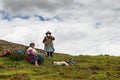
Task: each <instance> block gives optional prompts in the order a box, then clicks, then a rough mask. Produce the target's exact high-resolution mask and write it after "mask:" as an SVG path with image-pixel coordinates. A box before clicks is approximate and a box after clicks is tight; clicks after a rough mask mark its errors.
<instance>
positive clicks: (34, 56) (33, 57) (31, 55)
mask: <svg viewBox="0 0 120 80" xmlns="http://www.w3.org/2000/svg"><path fill="white" fill-rule="evenodd" d="M27 60H28V62H30V63H32V64H35V65H36V66H39V65H38V63H42V62H43V61H44V58H43V57H42V55H40V54H38V53H37V51H36V49H35V44H34V43H31V44H30V47H29V48H28V49H27Z"/></svg>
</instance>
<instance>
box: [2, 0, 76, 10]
mask: <svg viewBox="0 0 120 80" xmlns="http://www.w3.org/2000/svg"><path fill="white" fill-rule="evenodd" d="M73 1H74V0H71V1H69V0H24V1H23V0H4V1H3V7H4V8H5V9H8V10H11V11H13V12H17V11H21V10H26V9H32V8H39V9H42V10H43V11H44V10H47V11H54V10H57V9H60V8H65V7H68V6H69V5H70V4H72V3H73ZM66 4H67V5H66Z"/></svg>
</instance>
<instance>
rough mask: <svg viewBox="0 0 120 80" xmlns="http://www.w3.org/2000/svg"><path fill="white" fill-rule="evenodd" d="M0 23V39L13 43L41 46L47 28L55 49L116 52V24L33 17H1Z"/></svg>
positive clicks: (86, 52) (91, 53) (75, 52)
mask: <svg viewBox="0 0 120 80" xmlns="http://www.w3.org/2000/svg"><path fill="white" fill-rule="evenodd" d="M0 25H2V26H1V29H0V33H2V34H0V39H4V40H8V41H12V42H16V43H21V44H25V45H29V43H30V42H35V43H36V47H38V48H42V49H44V46H43V43H42V40H43V38H44V36H45V33H46V31H48V30H50V31H51V32H52V35H53V36H55V38H56V40H55V41H54V45H55V49H56V52H61V53H68V54H72V55H79V54H89V55H98V54H110V55H119V53H120V50H119V45H120V42H119V40H120V38H119V36H120V30H119V26H118V27H117V26H116V27H114V25H111V26H109V27H101V28H99V29H97V28H96V27H94V24H93V23H77V22H71V23H69V22H55V21H52V22H39V21H36V20H34V19H30V20H23V19H15V20H13V21H6V20H4V21H3V20H1V21H0ZM105 25H106V24H102V26H105ZM108 32H109V33H108Z"/></svg>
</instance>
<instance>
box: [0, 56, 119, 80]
mask: <svg viewBox="0 0 120 80" xmlns="http://www.w3.org/2000/svg"><path fill="white" fill-rule="evenodd" d="M68 59H74V60H76V61H77V64H74V65H70V66H69V67H67V66H55V65H53V64H52V62H53V61H63V60H68ZM119 79H120V57H115V56H83V55H80V56H70V55H66V54H55V55H54V58H45V61H44V63H43V64H41V65H40V67H36V66H34V65H32V64H29V63H28V62H27V61H26V60H21V61H13V60H11V59H10V58H6V57H1V58H0V80H119Z"/></svg>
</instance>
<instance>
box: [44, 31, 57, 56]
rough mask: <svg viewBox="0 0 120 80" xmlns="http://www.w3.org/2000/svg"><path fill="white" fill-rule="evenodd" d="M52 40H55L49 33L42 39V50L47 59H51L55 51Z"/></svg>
mask: <svg viewBox="0 0 120 80" xmlns="http://www.w3.org/2000/svg"><path fill="white" fill-rule="evenodd" d="M53 40H55V37H53V36H51V32H50V31H47V32H46V36H45V37H44V39H43V43H44V50H45V51H46V52H47V57H53V53H54V51H55V49H54V46H53Z"/></svg>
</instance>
